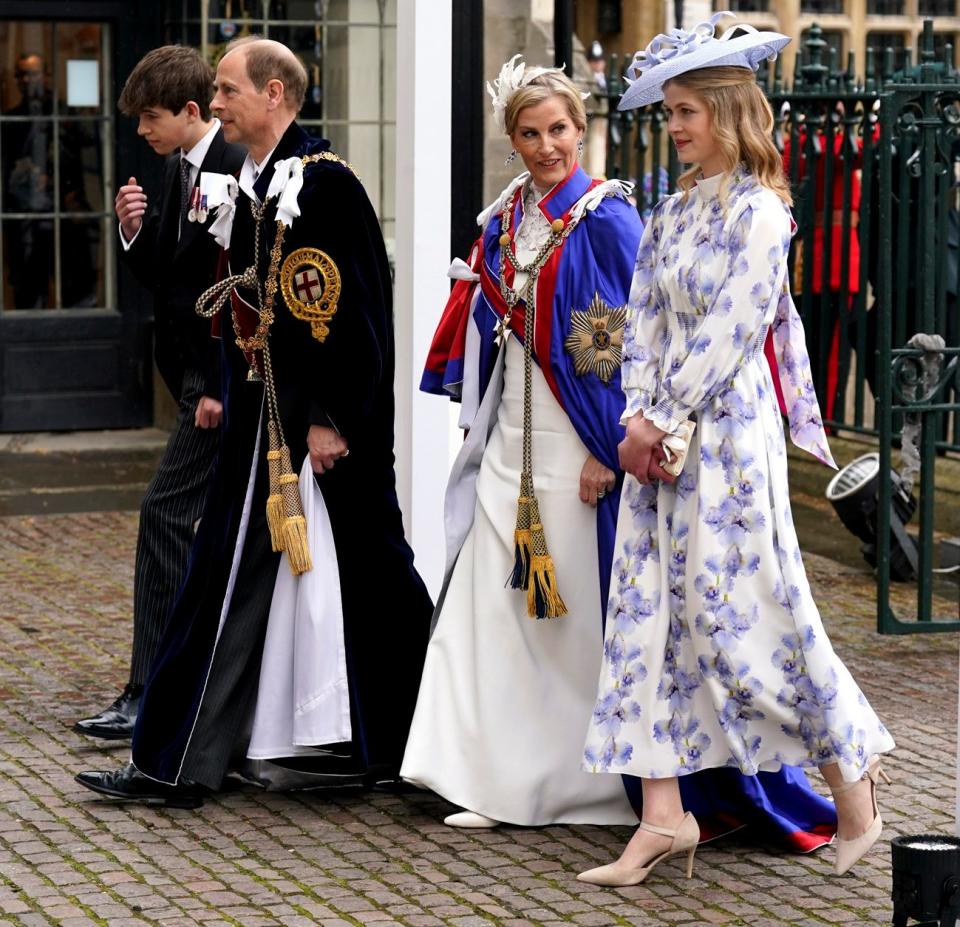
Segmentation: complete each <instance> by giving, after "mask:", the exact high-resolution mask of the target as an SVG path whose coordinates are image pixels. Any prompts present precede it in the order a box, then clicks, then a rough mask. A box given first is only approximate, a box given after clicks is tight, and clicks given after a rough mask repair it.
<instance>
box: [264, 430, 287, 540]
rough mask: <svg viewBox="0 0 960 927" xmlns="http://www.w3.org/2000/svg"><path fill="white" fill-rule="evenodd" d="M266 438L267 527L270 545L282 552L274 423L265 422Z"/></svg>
mask: <svg viewBox="0 0 960 927" xmlns="http://www.w3.org/2000/svg"><path fill="white" fill-rule="evenodd" d="M267 436H268V440H269V447H270V450H268V451H267V468H268V470H269V473H270V495H269V496H268V497H267V527H268V528H269V529H270V545H271V546H272V547H273V549H274V551H277V552H278V551H281V550H283V494H282V493H281V491H280V466H281V463H280V456H281V455H280V433H279V430H278V429H277V424H276V422H273V421H270V422H267ZM288 453H289V452H288Z"/></svg>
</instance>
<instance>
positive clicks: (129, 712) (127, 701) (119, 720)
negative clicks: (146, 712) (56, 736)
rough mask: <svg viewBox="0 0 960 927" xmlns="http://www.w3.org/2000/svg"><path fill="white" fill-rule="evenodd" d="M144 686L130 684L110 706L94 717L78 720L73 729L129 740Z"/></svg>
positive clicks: (112, 738)
mask: <svg viewBox="0 0 960 927" xmlns="http://www.w3.org/2000/svg"><path fill="white" fill-rule="evenodd" d="M142 694H143V686H131V685H128V686H127V687H126V688H125V689H124V690H123V692H121V693H120V698H118V699H117V700H116V701H115V702H114V703H113V704H112V705H111V706H110V707H109V708H106V709H104V710H103V711H101V712H100V714H98V715H96V716H95V717H93V718H84V719H83V720H82V721H78V722H77V723H76V724H75V725H74V726H73V729H74V730H75V731H76V732H77V733H78V734H87V735H89V736H90V737H102V738H103V739H104V740H129V739H130V738H131V737H133V726H134V724H136V723H137V712H138V711H139V710H140V696H141V695H142Z"/></svg>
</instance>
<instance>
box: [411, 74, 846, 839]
mask: <svg viewBox="0 0 960 927" xmlns="http://www.w3.org/2000/svg"><path fill="white" fill-rule="evenodd" d="M491 93H492V95H493V96H494V108H495V114H496V115H498V117H499V120H498V121H499V122H500V125H501V128H503V130H504V131H505V132H506V133H507V134H508V135H509V137H510V139H511V141H512V142H513V145H514V149H515V152H516V153H517V154H519V155H520V157H521V158H522V159H523V162H524V165H525V166H526V168H527V173H524V174H522V175H521V176H520V177H518V178H517V179H516V180H515V181H514V182H513V183H512V184H511V185H510V186H509V187H508V188H507V190H505V191H504V193H503V194H502V195H501V197H500V198H499V199H498V200H497V201H496V202H495V203H494V204H493V205H492V206H491V207H490V208H489V209H488V210H486V211H485V212H484V213H483V214H482V215H481V216H480V220H479V222H480V225H481V227H482V228H483V234H482V235H481V237H480V238H479V239H478V241H477V243H476V244H475V246H474V248H473V251H472V254H471V261H470V265H469V266H467V265H466V264H464V263H463V262H459V265H458V267H457V269H456V270H454V269H452V275H454V276H457V277H458V278H459V279H458V282H457V283H456V284H455V286H454V288H453V291H452V294H451V298H450V301H449V303H448V305H447V308H446V311H445V313H444V316H443V318H442V320H441V323H440V326H439V328H438V331H437V335H436V338H435V340H434V344H433V347H432V349H431V352H430V356H429V358H428V362H427V369H426V372H425V374H424V380H423V384H422V388H424V389H426V390H428V391H431V392H437V393H440V394H447V395H453V396H454V397H455V398H459V399H460V400H462V405H463V409H462V415H461V424H462V425H463V426H464V427H467V428H468V429H469V433H468V436H467V439H466V441H465V443H464V446H463V448H462V450H461V453H460V455H459V457H458V460H457V462H456V463H455V465H454V469H453V473H452V475H451V479H450V485H449V487H448V490H447V517H446V523H447V543H448V561H449V562H448V573H447V578H446V581H445V585H444V589H443V592H442V593H441V596H440V601H439V603H438V605H437V611H436V613H435V621H436V625H435V629H434V631H433V636H432V638H431V641H430V645H429V648H428V652H427V658H426V664H425V668H424V674H423V680H422V683H421V687H420V693H419V698H418V701H417V708H416V712H415V716H414V720H413V724H412V727H411V731H410V736H409V739H408V742H407V749H406V753H405V756H404V761H403V766H402V769H401V775H402V776H404V777H405V778H408V779H410V780H413V781H415V782H418V783H420V784H422V785H424V786H427V787H429V788H430V789H433V790H434V791H435V792H437V793H438V794H440V795H442V796H443V797H444V798H446V799H448V800H449V801H451V802H453V803H455V804H457V805H460V806H461V807H463V808H465V809H466V811H464V812H460V813H458V814H454V815H451V816H450V817H448V818H447V823H449V824H452V825H455V826H463V827H470V826H473V827H491V826H495V825H496V824H497V823H499V822H509V823H512V824H520V825H546V824H554V823H561V822H568V823H593V824H635V823H636V822H637V816H636V813H635V811H634V810H633V808H632V806H631V802H630V801H629V800H628V798H627V794H626V790H625V787H624V783H623V782H621V780H620V779H619V778H613V777H606V776H593V775H591V774H590V773H589V772H586V771H583V770H581V769H580V760H581V755H582V750H583V725H584V724H585V723H586V722H587V720H588V719H589V717H590V713H591V710H592V707H593V699H594V693H595V685H596V677H597V671H598V668H599V665H600V658H601V654H602V650H603V628H602V620H603V603H604V602H605V601H606V597H607V587H608V583H609V577H610V567H611V561H612V552H613V546H612V545H613V536H614V530H615V518H616V511H617V503H618V500H619V487H620V484H621V477H622V475H621V474H620V473H618V472H617V470H616V467H617V463H616V448H617V444H618V443H619V441H620V440H621V439H622V437H623V429H622V427H621V426H620V424H619V421H618V420H619V416H620V413H621V411H622V408H623V403H624V396H623V393H622V391H621V388H620V368H619V359H620V358H619V353H620V344H621V342H622V337H623V307H624V305H625V303H626V301H627V296H628V292H629V287H630V281H631V278H632V273H633V265H634V261H635V256H636V247H637V245H638V243H639V239H640V233H641V225H640V221H639V219H638V217H637V213H636V210H635V209H634V208H633V207H632V206H631V205H630V204H629V203H628V202H627V201H626V199H625V198H624V195H623V188H622V186H621V185H620V184H619V183H617V182H615V181H611V182H606V183H600V182H599V181H594V180H591V178H589V177H588V176H587V175H586V174H585V173H584V172H583V171H582V170H581V169H580V168H579V166H578V164H577V160H578V150H579V149H580V147H581V146H580V139H581V138H582V134H583V129H584V126H585V119H584V112H583V105H582V101H581V97H580V94H579V93H578V92H577V90H576V89H575V88H574V86H573V85H572V84H571V82H570V81H569V80H568V79H567V78H566V77H565V76H564V75H563V74H562V73H561V72H558V71H556V70H554V69H549V70H548V69H543V68H524V66H523V65H522V64H520V65H516V59H514V60H512V61H511V62H509V63H508V64H507V65H505V66H504V69H503V70H502V71H501V74H500V78H499V80H498V81H497V82H496V84H495V85H494V87H493V88H491ZM501 258H502V260H501ZM530 304H532V305H533V306H535V321H534V323H533V325H532V328H533V330H534V332H535V336H534V338H533V339H532V340H531V344H530V354H531V357H530V358H525V353H524V350H525V348H524V344H525V343H524V340H523V336H524V334H525V330H526V327H527V321H528V318H529V315H530V312H529V310H528V306H529V305H530ZM533 361H535V362H533ZM527 376H528V377H529V388H528V390H525V381H526V378H527ZM525 392H526V393H527V395H528V396H529V399H530V403H529V410H528V414H527V415H525V414H524V396H525ZM525 432H526V434H527V435H528V436H529V445H528V446H529V450H530V452H531V453H529V454H525V453H524V447H525V441H524V434H525ZM531 484H532V485H531ZM521 486H524V487H525V488H524V489H523V490H522V491H521ZM518 492H520V496H521V498H520V499H519V500H518ZM531 500H532V501H531ZM531 508H532V512H531ZM518 515H519V517H518ZM541 517H542V521H541ZM541 525H542V528H541ZM511 574H512V581H511V583H510V584H509V585H507V584H505V580H507V578H508V577H511ZM510 586H513V587H514V588H510ZM524 589H526V594H524V592H523V591H522V590H524ZM564 612H565V613H564ZM531 616H535V617H540V618H549V619H550V620H542V621H537V620H531ZM724 772H728V771H724ZM697 778H698V777H694V780H696V779H697ZM721 778H722V779H723V781H722V782H721V781H719V779H717V780H716V781H714V782H712V783H705V782H703V781H693V780H691V782H690V783H689V788H688V789H687V790H686V791H685V798H686V799H687V800H688V801H689V802H691V803H693V804H694V805H695V806H696V807H697V808H698V809H702V813H703V817H704V820H703V822H702V823H703V824H704V836H705V837H706V836H712V835H714V834H716V833H718V832H720V831H721V830H724V829H731V828H733V827H736V826H737V825H738V824H739V823H744V822H746V821H748V820H749V821H751V822H752V823H761V824H762V825H769V826H768V827H767V832H768V835H769V836H772V837H774V838H777V837H779V838H781V839H783V840H784V841H785V842H786V843H788V844H789V845H790V846H791V847H793V848H797V849H804V850H806V849H811V848H813V847H815V846H817V845H820V844H822V843H823V842H825V841H827V840H829V839H830V835H831V834H832V829H833V828H832V812H831V810H830V808H829V806H826V805H825V803H822V802H821V800H820V799H819V798H818V797H817V796H816V795H814V794H813V793H812V791H811V790H810V789H809V787H808V786H807V784H806V782H805V779H804V777H803V775H802V773H800V772H799V771H793V772H792V773H789V772H785V773H778V774H777V775H776V776H774V777H771V778H770V779H769V781H768V782H767V783H766V785H767V788H768V789H770V791H769V792H765V791H764V788H763V787H762V786H759V785H756V784H755V783H752V782H751V783H747V782H746V780H744V779H743V777H740V776H738V775H736V774H734V775H733V776H732V777H731V776H729V775H728V776H724V777H721ZM705 786H706V787H705ZM745 786H746V787H745ZM794 812H796V813H794ZM713 813H715V814H713ZM712 814H713V817H711V815H712ZM791 815H792V816H791Z"/></svg>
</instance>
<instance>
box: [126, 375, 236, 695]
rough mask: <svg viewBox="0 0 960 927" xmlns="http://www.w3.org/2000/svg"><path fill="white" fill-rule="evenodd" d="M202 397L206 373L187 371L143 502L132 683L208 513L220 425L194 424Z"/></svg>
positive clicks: (150, 654)
mask: <svg viewBox="0 0 960 927" xmlns="http://www.w3.org/2000/svg"><path fill="white" fill-rule="evenodd" d="M202 395H203V379H202V377H201V376H200V375H199V374H198V373H197V372H196V371H192V370H188V371H187V372H186V373H185V374H184V378H183V388H182V390H181V395H180V408H179V412H178V413H177V421H176V424H175V425H174V427H173V430H172V432H171V433H170V440H169V441H168V442H167V447H166V449H165V450H164V452H163V457H162V458H161V460H160V464H159V466H158V467H157V471H156V473H154V475H153V479H152V480H151V481H150V485H149V486H148V487H147V491H146V494H145V495H144V497H143V502H142V503H141V506H140V528H139V532H138V535H137V557H136V565H135V567H134V575H133V654H132V656H131V660H130V684H131V685H134V686H141V685H143V683H144V682H145V681H146V678H147V673H148V672H149V671H150V664H151V663H153V660H154V658H155V657H156V655H157V648H158V647H159V645H160V638H161V637H162V636H163V632H164V630H165V628H166V626H167V618H168V616H169V614H170V610H171V608H172V607H173V603H174V600H175V599H176V597H177V593H178V592H179V590H180V583H181V582H182V580H183V577H184V574H185V573H186V571H187V560H188V558H189V556H190V546H191V545H192V544H193V526H194V524H195V523H196V521H197V519H198V518H200V516H201V514H202V513H203V507H204V502H205V500H206V496H207V485H208V483H209V481H210V474H211V472H212V471H213V463H214V460H215V458H216V455H217V448H218V447H219V445H220V429H219V428H197V427H196V425H195V424H194V415H195V413H196V409H197V403H198V402H199V401H200V398H201V397H202Z"/></svg>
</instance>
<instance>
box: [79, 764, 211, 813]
mask: <svg viewBox="0 0 960 927" xmlns="http://www.w3.org/2000/svg"><path fill="white" fill-rule="evenodd" d="M74 778H75V779H76V781H77V782H79V783H80V785H85V786H86V787H87V788H88V789H90V790H92V791H94V792H99V794H101V795H107V796H109V797H110V798H116V799H118V800H120V801H139V802H143V803H144V804H146V805H166V806H167V807H168V808H199V807H200V806H201V805H202V804H203V797H204V794H205V793H206V789H204V788H203V787H202V786H199V785H195V784H192V783H189V784H188V783H184V784H182V785H166V784H165V783H163V782H156V781H154V780H153V779H148V778H147V777H146V776H145V775H144V774H143V773H142V772H140V771H139V770H138V769H137V768H136V767H135V766H134V765H133V763H127V765H126V766H123V767H121V768H120V769H112V770H110V771H109V772H82V773H77V775H76V776H75V777H74Z"/></svg>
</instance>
